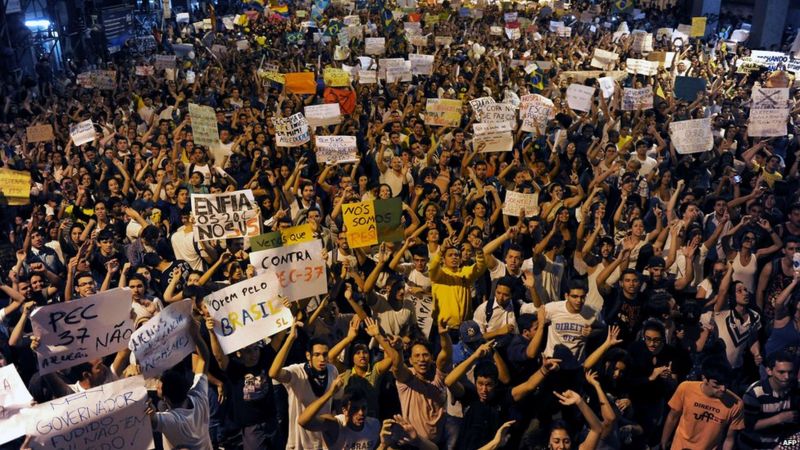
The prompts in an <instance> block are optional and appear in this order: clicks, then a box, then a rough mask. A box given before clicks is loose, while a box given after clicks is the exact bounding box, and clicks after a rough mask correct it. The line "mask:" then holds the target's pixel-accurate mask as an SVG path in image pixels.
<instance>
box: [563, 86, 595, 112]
mask: <svg viewBox="0 0 800 450" xmlns="http://www.w3.org/2000/svg"><path fill="white" fill-rule="evenodd" d="M594 91H595V88H593V87H591V86H584V85H582V84H577V83H572V84H570V85H569V87H568V88H567V104H568V105H569V107H570V108H572V109H574V110H575V111H591V109H592V97H594Z"/></svg>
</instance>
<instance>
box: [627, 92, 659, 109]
mask: <svg viewBox="0 0 800 450" xmlns="http://www.w3.org/2000/svg"><path fill="white" fill-rule="evenodd" d="M652 108H653V87H652V86H647V87H643V88H641V89H632V88H625V89H624V90H623V91H622V110H623V111H637V110H644V109H652Z"/></svg>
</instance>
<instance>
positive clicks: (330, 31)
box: [325, 20, 344, 37]
mask: <svg viewBox="0 0 800 450" xmlns="http://www.w3.org/2000/svg"><path fill="white" fill-rule="evenodd" d="M343 27H344V25H343V24H342V22H340V21H338V20H331V21H330V22H328V27H327V28H326V29H325V35H326V36H331V37H335V36H338V35H339V32H341V31H342V28H343Z"/></svg>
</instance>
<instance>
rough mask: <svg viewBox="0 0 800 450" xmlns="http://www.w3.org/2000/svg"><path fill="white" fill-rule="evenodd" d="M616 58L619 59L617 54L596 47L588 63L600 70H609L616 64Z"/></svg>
mask: <svg viewBox="0 0 800 450" xmlns="http://www.w3.org/2000/svg"><path fill="white" fill-rule="evenodd" d="M617 60H619V55H618V54H616V53H614V52H609V51H607V50H603V49H599V48H596V49H595V50H594V55H593V56H592V62H591V64H590V65H591V67H596V68H598V69H602V70H611V69H613V68H614V65H616V63H617Z"/></svg>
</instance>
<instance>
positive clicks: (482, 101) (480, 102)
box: [469, 97, 495, 117]
mask: <svg viewBox="0 0 800 450" xmlns="http://www.w3.org/2000/svg"><path fill="white" fill-rule="evenodd" d="M494 103H495V101H494V99H493V98H492V97H481V98H476V99H474V100H470V101H469V105H470V106H471V107H472V110H473V111H474V112H475V115H476V116H477V117H481V112H482V111H483V108H484V107H485V106H486V105H492V104H494Z"/></svg>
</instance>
